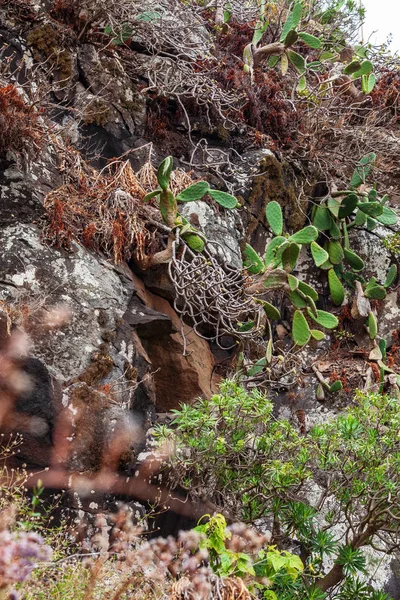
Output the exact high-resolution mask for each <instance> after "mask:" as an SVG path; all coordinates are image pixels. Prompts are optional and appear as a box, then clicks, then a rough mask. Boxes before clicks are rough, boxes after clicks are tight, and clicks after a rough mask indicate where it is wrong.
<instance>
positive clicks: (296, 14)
mask: <svg viewBox="0 0 400 600" xmlns="http://www.w3.org/2000/svg"><path fill="white" fill-rule="evenodd" d="M302 12H303V6H302V4H301V2H296V3H295V5H294V6H293V9H292V11H291V12H290V13H289V16H288V18H287V19H286V22H285V24H284V26H283V28H282V33H281V37H280V40H279V41H281V42H284V41H285V39H286V36H287V34H288V33H289V31H291V30H292V29H296V27H297V25H298V24H299V23H300V19H301V13H302Z"/></svg>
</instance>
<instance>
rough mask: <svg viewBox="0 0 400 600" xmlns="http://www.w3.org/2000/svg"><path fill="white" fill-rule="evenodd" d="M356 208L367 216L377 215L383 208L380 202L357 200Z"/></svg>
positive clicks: (380, 213)
mask: <svg viewBox="0 0 400 600" xmlns="http://www.w3.org/2000/svg"><path fill="white" fill-rule="evenodd" d="M358 208H359V210H362V211H363V213H365V214H366V215H368V216H369V217H379V216H380V215H382V214H383V209H384V207H383V206H382V204H381V203H380V202H359V204H358Z"/></svg>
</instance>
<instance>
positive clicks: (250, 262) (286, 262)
mask: <svg viewBox="0 0 400 600" xmlns="http://www.w3.org/2000/svg"><path fill="white" fill-rule="evenodd" d="M265 213H266V219H267V221H268V224H269V226H270V228H271V229H272V231H273V232H274V233H275V235H276V237H274V238H273V239H272V240H271V242H270V243H269V244H268V246H267V249H266V251H265V255H264V259H262V258H261V257H260V256H259V255H258V254H257V252H255V250H254V249H253V248H252V247H251V246H250V245H249V244H247V245H246V248H245V251H244V266H245V268H246V269H247V271H248V272H249V273H251V274H253V275H258V276H261V277H262V278H263V285H264V287H265V288H266V290H273V289H283V290H285V291H286V292H287V295H288V297H289V299H290V301H291V303H292V304H293V306H294V307H295V309H296V310H295V313H294V316H293V322H292V338H293V341H294V342H295V344H297V345H298V346H304V345H305V344H307V343H308V342H309V341H310V339H311V338H314V339H316V340H321V339H323V338H324V334H323V332H322V331H320V330H319V329H314V328H312V327H310V325H309V322H310V321H311V322H312V321H314V322H315V323H316V324H317V325H319V326H320V327H323V328H325V329H334V328H335V327H337V325H338V320H337V318H336V317H335V316H334V315H332V314H330V313H328V312H326V311H323V310H318V309H317V308H316V305H315V302H316V301H317V300H318V294H317V292H316V290H315V289H314V288H313V287H311V286H310V285H308V284H306V283H304V282H303V281H300V280H299V279H298V278H297V277H295V276H294V275H292V273H291V271H293V269H294V268H295V266H296V264H297V260H298V258H299V255H300V250H301V248H302V246H303V245H309V246H310V247H311V252H312V253H313V256H314V258H317V262H319V263H320V262H325V260H327V253H326V251H325V250H324V249H323V248H321V246H319V245H318V244H317V243H316V240H317V238H318V236H319V232H318V229H317V228H316V227H315V226H314V225H309V226H307V227H304V228H303V229H301V230H300V231H297V232H296V233H294V234H293V235H290V236H288V235H286V236H284V235H282V233H283V215H282V209H281V207H280V205H279V204H278V202H275V201H272V202H269V203H268V204H267V207H266V211H265ZM267 304H268V303H267ZM270 306H271V305H269V307H270ZM269 307H268V308H266V307H264V310H265V313H266V315H267V318H268V319H271V320H274V319H278V318H280V314H279V311H278V310H277V309H276V308H274V307H273V308H274V310H275V312H274V314H273V315H272V314H271V309H270V308H269Z"/></svg>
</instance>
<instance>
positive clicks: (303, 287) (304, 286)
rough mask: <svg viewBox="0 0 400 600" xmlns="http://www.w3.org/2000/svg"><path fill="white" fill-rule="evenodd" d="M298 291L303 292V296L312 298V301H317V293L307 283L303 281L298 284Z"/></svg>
mask: <svg viewBox="0 0 400 600" xmlns="http://www.w3.org/2000/svg"><path fill="white" fill-rule="evenodd" d="M299 290H300V291H302V292H303V294H305V295H306V296H310V298H312V299H313V300H314V301H317V300H318V293H317V291H316V290H315V289H314V288H313V287H311V285H308V283H304V281H300V282H299Z"/></svg>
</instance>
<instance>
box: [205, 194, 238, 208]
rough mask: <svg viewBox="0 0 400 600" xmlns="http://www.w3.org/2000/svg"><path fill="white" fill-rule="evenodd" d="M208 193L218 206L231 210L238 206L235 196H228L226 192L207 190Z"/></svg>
mask: <svg viewBox="0 0 400 600" xmlns="http://www.w3.org/2000/svg"><path fill="white" fill-rule="evenodd" d="M208 193H209V195H210V196H211V198H212V199H213V200H215V202H218V204H220V205H221V206H223V207H224V208H229V209H232V208H236V207H237V206H238V205H239V203H238V201H237V200H236V198H235V196H232V194H228V193H227V192H220V191H219V190H209V191H208Z"/></svg>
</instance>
